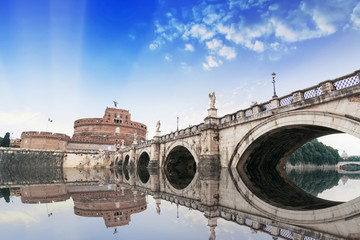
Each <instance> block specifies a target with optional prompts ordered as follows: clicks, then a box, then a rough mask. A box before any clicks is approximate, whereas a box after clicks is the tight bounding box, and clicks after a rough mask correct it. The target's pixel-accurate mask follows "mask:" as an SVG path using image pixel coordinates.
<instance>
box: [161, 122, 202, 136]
mask: <svg viewBox="0 0 360 240" xmlns="http://www.w3.org/2000/svg"><path fill="white" fill-rule="evenodd" d="M202 125H203V123H200V124H198V125H194V126H189V127H188V128H185V129H181V130H178V131H175V132H172V133H168V134H165V135H163V136H161V140H170V139H175V138H181V137H183V136H190V135H196V134H198V133H200V132H201V128H202Z"/></svg>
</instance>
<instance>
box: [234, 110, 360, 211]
mask: <svg viewBox="0 0 360 240" xmlns="http://www.w3.org/2000/svg"><path fill="white" fill-rule="evenodd" d="M299 116H301V117H299ZM354 130H355V131H354ZM341 132H343V133H348V134H351V135H354V136H356V137H358V138H359V136H360V122H359V121H356V120H355V119H353V118H349V117H346V116H340V115H336V114H331V113H325V112H311V111H298V112H291V113H283V114H278V115H275V116H273V117H271V118H269V119H267V120H266V121H264V122H262V123H260V124H259V125H257V126H256V127H254V128H253V129H252V130H250V131H249V132H248V133H247V134H246V135H245V136H244V137H243V138H242V139H241V141H240V142H239V143H238V144H237V146H236V148H235V151H234V152H233V154H232V156H231V159H230V164H229V172H230V174H231V176H232V179H233V181H234V183H235V186H236V188H237V189H238V191H239V192H240V193H241V195H242V196H243V197H245V198H248V199H249V191H250V192H251V193H252V194H254V195H255V196H256V197H257V198H259V199H260V200H262V201H263V202H266V203H268V204H270V205H272V206H274V207H278V208H282V209H288V210H316V209H324V208H328V207H332V206H336V205H338V204H340V203H341V202H333V201H328V200H324V199H320V198H317V197H314V196H312V195H310V194H308V193H306V192H305V191H303V190H302V189H300V188H299V187H297V186H296V185H295V184H294V183H293V182H292V181H291V179H290V178H289V177H288V176H287V174H286V172H285V171H284V165H285V163H286V161H287V159H288V158H289V157H290V155H291V154H292V153H293V152H294V151H295V150H296V149H298V148H299V147H300V146H302V145H303V144H304V143H306V142H308V141H310V140H312V139H314V138H317V137H320V136H324V135H329V134H334V133H341ZM234 175H238V176H239V177H240V179H241V180H240V181H236V180H235V179H239V178H236V177H235V178H234ZM248 190H249V191H248ZM251 204H253V205H254V206H255V205H256V204H254V203H251ZM255 207H256V208H262V207H261V204H259V205H257V206H255Z"/></svg>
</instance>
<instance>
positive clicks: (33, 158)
mask: <svg viewBox="0 0 360 240" xmlns="http://www.w3.org/2000/svg"><path fill="white" fill-rule="evenodd" d="M111 158H112V155H111V154H109V153H108V152H88V151H59V150H32V149H19V148H0V168H2V169H3V168H7V169H19V168H71V167H78V168H79V167H80V168H96V167H98V168H108V167H109V166H110V162H111V160H112V159H111Z"/></svg>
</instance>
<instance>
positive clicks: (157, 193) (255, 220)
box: [0, 160, 360, 239]
mask: <svg viewBox="0 0 360 240" xmlns="http://www.w3.org/2000/svg"><path fill="white" fill-rule="evenodd" d="M144 161H145V162H146V160H144ZM175 169H176V171H177V173H176V174H175V175H174V174H172V172H173V171H174V170H173V169H169V171H170V173H167V171H168V170H166V169H164V170H161V171H153V170H150V171H147V168H139V167H138V168H131V167H130V166H129V167H127V168H125V169H112V170H94V169H89V170H84V169H75V168H74V169H63V170H59V169H58V170H56V171H53V172H52V173H53V174H54V175H49V174H48V171H45V170H44V171H41V170H40V171H38V170H33V171H32V170H28V171H27V172H21V173H20V172H18V173H15V172H12V170H9V169H2V170H1V171H0V184H1V188H3V189H5V188H10V189H11V192H12V194H13V195H18V196H21V201H22V202H23V203H25V204H31V203H49V202H53V201H54V202H59V201H65V200H66V199H69V198H70V197H72V199H73V201H74V213H75V214H76V215H79V216H84V217H101V218H103V219H104V222H105V225H106V227H118V226H122V225H126V224H131V223H130V216H131V215H132V214H137V213H139V212H142V211H145V210H146V209H147V201H146V198H147V196H146V195H147V194H149V195H151V196H152V197H153V199H154V200H155V203H156V205H157V207H156V211H157V213H158V214H161V206H162V203H163V201H168V202H171V203H174V204H176V205H179V206H184V207H187V208H189V209H193V210H196V211H199V212H202V213H203V214H204V217H205V218H206V221H207V226H208V228H209V236H210V239H215V238H216V228H217V224H218V220H219V219H223V220H226V221H229V222H233V223H236V224H239V225H243V226H246V227H248V228H251V229H252V230H253V231H254V232H264V233H267V234H269V235H271V236H272V237H273V238H277V237H278V238H284V239H360V227H359V226H360V214H359V211H360V208H359V207H358V206H359V198H356V199H354V200H351V201H349V202H347V203H339V202H331V201H326V200H320V199H317V198H316V197H313V196H310V195H308V194H307V193H305V192H303V193H302V194H303V195H301V196H300V195H299V194H300V190H298V189H296V191H295V195H296V196H297V197H299V196H300V197H299V198H302V199H304V198H306V199H307V200H309V201H310V202H311V203H313V204H310V203H309V202H307V204H306V205H305V206H302V207H300V205H299V202H298V199H293V200H294V202H297V204H296V206H295V205H294V204H293V205H292V204H289V200H288V199H289V198H287V200H286V201H283V202H282V201H274V199H271V200H268V201H265V198H266V195H269V193H266V194H264V196H263V197H264V198H263V200H264V202H265V203H269V204H270V205H269V206H273V205H272V204H274V205H276V209H278V211H280V212H283V213H289V212H293V213H296V214H294V215H291V214H290V215H288V216H285V217H284V215H281V214H278V215H275V214H273V212H271V211H272V209H271V208H269V209H270V211H269V212H266V211H265V210H266V208H265V207H264V206H256V204H257V203H256V202H255V201H253V200H252V199H254V193H250V192H245V193H243V192H241V191H244V190H242V189H238V187H239V185H238V184H234V183H235V182H236V181H237V180H236V178H234V176H232V175H231V174H229V173H230V172H229V169H225V168H223V169H221V170H220V171H214V172H212V171H203V170H202V169H196V166H194V164H193V163H192V161H189V162H187V164H185V165H184V166H177V165H176V164H175ZM124 170H125V171H124ZM186 171H187V172H188V174H187V175H186V176H187V177H186V178H185V179H182V178H176V176H177V175H183V173H184V172H186ZM34 172H36V174H34ZM124 172H127V174H125V173H124ZM143 175H145V177H144V176H143ZM285 175H286V173H285ZM285 175H283V173H280V174H279V178H280V177H282V176H285ZM10 176H11V177H10ZM146 176H149V177H148V181H144V179H146V178H147V177H146ZM174 176H175V177H174ZM191 176H192V177H191ZM190 178H191V179H190ZM189 179H190V182H189ZM177 181H180V182H177ZM181 181H184V182H185V183H181ZM290 181H291V180H289V178H285V179H282V180H281V182H282V183H283V182H285V183H286V184H290ZM272 182H275V181H274V180H273V181H272ZM43 183H45V184H43ZM186 184H187V185H186ZM292 184H293V183H292ZM173 185H174V186H173ZM185 185H186V186H185ZM292 187H294V186H292ZM295 188H296V186H295ZM285 189H286V191H288V190H290V189H287V188H286V187H285ZM285 194H288V195H289V197H290V198H293V197H294V193H290V192H288V193H285ZM282 196H284V194H283V195H282ZM304 196H305V197H304ZM300 202H301V201H300ZM282 204H284V205H282ZM280 205H282V207H281V208H280V207H279V206H280ZM348 205H350V206H352V207H353V210H352V211H349V208H347V206H348ZM344 206H345V207H344ZM274 208H275V207H274ZM299 209H300V210H299ZM308 209H310V210H308ZM344 210H345V211H344ZM147 211H149V210H147ZM341 211H344V212H342V213H341V216H340V215H339V212H341ZM324 214H326V216H325V217H324ZM299 216H300V217H302V219H299ZM327 216H329V217H327ZM332 216H333V217H332ZM339 216H340V217H339ZM314 219H315V220H314Z"/></svg>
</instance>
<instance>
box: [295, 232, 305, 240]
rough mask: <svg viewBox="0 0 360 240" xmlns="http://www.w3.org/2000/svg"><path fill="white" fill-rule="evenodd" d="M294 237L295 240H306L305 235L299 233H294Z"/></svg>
mask: <svg viewBox="0 0 360 240" xmlns="http://www.w3.org/2000/svg"><path fill="white" fill-rule="evenodd" d="M293 237H294V240H304V235H302V234H299V233H294V235H293Z"/></svg>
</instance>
